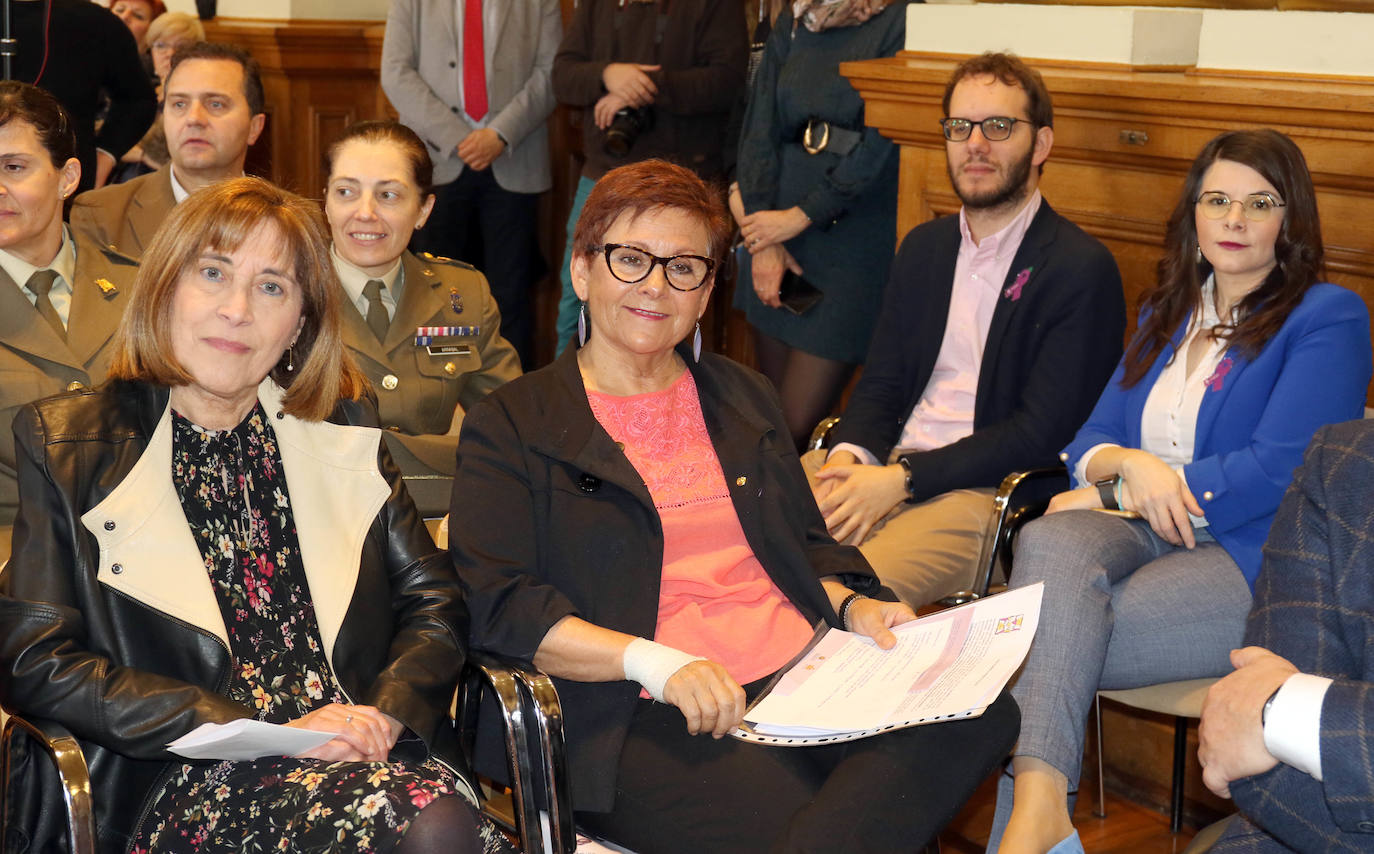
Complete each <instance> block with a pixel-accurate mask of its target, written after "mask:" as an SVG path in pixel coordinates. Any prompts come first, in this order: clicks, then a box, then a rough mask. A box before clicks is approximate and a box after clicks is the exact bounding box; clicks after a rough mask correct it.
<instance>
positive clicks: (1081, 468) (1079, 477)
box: [1073, 442, 1121, 486]
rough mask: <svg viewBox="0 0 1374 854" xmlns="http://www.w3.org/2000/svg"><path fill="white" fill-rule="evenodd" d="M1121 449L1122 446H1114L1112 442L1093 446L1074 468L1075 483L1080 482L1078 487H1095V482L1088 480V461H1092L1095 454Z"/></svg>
mask: <svg viewBox="0 0 1374 854" xmlns="http://www.w3.org/2000/svg"><path fill="white" fill-rule="evenodd" d="M1119 447H1121V446H1120V445H1116V444H1113V443H1111V442H1102V443H1101V444H1098V445H1093V446H1092V447H1091V448H1089V449H1088V450H1087V451H1085V452H1084V453H1083V456H1081V457H1079V458H1078V465H1076V466H1074V467H1073V478H1074V480H1075V481H1077V482H1078V485H1079V486H1092V485H1093V482H1092V481H1090V480H1088V461H1089V460H1091V459H1092V458H1093V454H1095V453H1097V452H1098V451H1100V450H1102V449H1103V448H1119Z"/></svg>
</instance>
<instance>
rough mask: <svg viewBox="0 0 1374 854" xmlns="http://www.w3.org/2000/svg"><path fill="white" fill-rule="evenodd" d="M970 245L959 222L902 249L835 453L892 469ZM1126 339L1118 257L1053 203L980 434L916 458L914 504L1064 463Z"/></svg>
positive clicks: (992, 354) (995, 353)
mask: <svg viewBox="0 0 1374 854" xmlns="http://www.w3.org/2000/svg"><path fill="white" fill-rule="evenodd" d="M960 239H961V238H960V234H959V217H958V216H946V217H941V218H939V219H936V220H932V221H931V222H927V223H924V224H922V225H919V226H917V227H916V228H913V229H912V230H911V232H910V233H908V234H907V236H906V238H905V239H904V240H903V241H902V246H901V248H900V249H899V250H898V251H897V257H896V259H895V260H894V261H893V263H892V273H891V275H890V276H889V278H888V284H887V291H886V293H885V294H884V296H883V310H882V313H881V314H880V315H879V318H878V326H877V329H875V330H874V333H873V344H872V346H871V347H870V348H869V351H868V360H867V362H865V364H864V370H863V375H862V376H861V377H860V379H859V384H858V385H857V386H856V387H855V389H854V393H853V395H852V396H851V397H850V401H849V406H848V407H847V408H846V409H845V412H844V418H843V419H841V421H840V424H839V426H838V427H837V428H836V429H835V433H834V442H835V443H839V442H852V443H853V444H855V445H858V446H860V447H862V448H866V449H867V450H868V451H869V452H871V453H872V454H873V455H874V456H875V457H877V458H878V459H879V460H881V461H886V460H887V457H888V454H889V453H890V452H891V451H892V448H893V446H894V445H895V444H896V442H897V440H898V439H899V438H900V437H901V433H902V426H903V425H904V424H905V423H906V420H907V418H908V417H909V416H910V415H911V410H912V409H914V408H915V406H916V404H917V402H919V401H920V399H921V394H922V393H923V392H924V391H925V388H926V384H927V383H928V382H929V381H930V375H931V373H932V371H934V369H935V359H936V357H937V356H938V355H939V353H940V345H941V343H943V341H944V336H945V323H946V321H947V319H948V315H949V302H950V295H951V293H952V291H953V288H954V267H955V263H956V262H957V261H958V257H959V242H960ZM1023 274H1024V275H1023ZM1017 279H1023V281H1022V282H1021V284H1020V286H1016V280H1017ZM1125 330H1126V304H1125V299H1124V297H1123V296H1122V291H1121V274H1120V273H1119V272H1118V271H1117V268H1116V261H1115V259H1113V258H1112V255H1111V253H1110V252H1108V251H1107V247H1105V246H1103V245H1102V243H1101V242H1100V241H1099V240H1097V239H1096V238H1094V237H1091V236H1089V235H1088V234H1086V233H1084V232H1083V231H1082V230H1081V229H1080V228H1078V227H1077V226H1076V225H1074V224H1073V223H1071V222H1069V221H1068V220H1066V219H1064V218H1063V217H1061V216H1060V215H1059V214H1057V213H1055V212H1054V209H1053V208H1051V207H1050V205H1049V203H1048V202H1042V203H1041V205H1040V210H1039V211H1037V212H1036V214H1035V218H1034V219H1033V220H1031V224H1030V228H1029V229H1027V231H1026V235H1025V237H1024V238H1023V239H1022V240H1021V245H1020V247H1018V248H1017V250H1016V256H1015V257H1014V258H1013V259H1012V264H1011V268H1010V269H1009V270H1008V272H1007V280H1006V282H1005V283H1004V284H1003V288H1002V296H1001V297H1000V298H999V299H998V301H997V307H996V308H995V309H994V310H993V314H992V325H991V326H990V327H989V328H988V338H987V345H986V347H985V348H984V350H983V360H982V363H981V365H980V369H979V373H978V390H977V395H976V399H975V402H974V412H973V434H972V435H971V436H967V437H965V438H963V439H960V440H959V441H957V442H954V443H952V444H949V445H946V446H945V447H943V448H935V449H933V450H929V451H918V452H914V453H910V454H907V455H905V456H906V460H907V463H908V464H909V465H910V467H911V493H912V494H911V500H913V501H924V500H926V499H928V498H931V497H933V496H936V495H939V494H941V493H944V492H949V491H950V490H952V489H965V488H968V487H978V486H996V485H997V484H998V483H999V482H1001V480H1002V478H1003V477H1005V476H1006V475H1007V474H1008V473H1009V472H1012V471H1017V470H1020V469H1027V468H1032V467H1035V466H1045V465H1053V464H1054V463H1055V461H1056V458H1055V455H1056V454H1057V453H1058V451H1059V449H1060V448H1062V447H1063V446H1064V443H1065V442H1067V441H1068V440H1069V438H1070V437H1071V436H1073V431H1074V430H1076V429H1078V425H1080V424H1082V423H1083V419H1084V418H1086V417H1087V415H1088V412H1089V410H1090V409H1091V408H1092V405H1093V401H1095V400H1096V399H1097V395H1098V393H1099V392H1101V391H1102V386H1103V384H1104V383H1106V381H1107V377H1108V376H1110V374H1111V366H1112V365H1113V364H1115V363H1116V361H1117V359H1118V358H1120V356H1121V339H1122V337H1123V336H1124V335H1125Z"/></svg>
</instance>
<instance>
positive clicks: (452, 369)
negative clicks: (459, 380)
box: [444, 362, 458, 377]
mask: <svg viewBox="0 0 1374 854" xmlns="http://www.w3.org/2000/svg"><path fill="white" fill-rule="evenodd" d="M444 373H446V374H448V375H449V376H451V377H452V376H457V374H458V366H457V365H455V364H453V363H452V362H445V363H444Z"/></svg>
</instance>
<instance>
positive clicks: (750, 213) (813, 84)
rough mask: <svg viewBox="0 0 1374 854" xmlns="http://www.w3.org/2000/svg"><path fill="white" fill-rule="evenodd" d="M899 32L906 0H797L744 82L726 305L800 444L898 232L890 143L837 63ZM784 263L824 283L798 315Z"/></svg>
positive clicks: (852, 363)
mask: <svg viewBox="0 0 1374 854" xmlns="http://www.w3.org/2000/svg"><path fill="white" fill-rule="evenodd" d="M884 7H886V8H884ZM905 36H906V2H905V0H902V2H897V3H892V4H891V5H890V6H889V5H888V0H839V2H834V0H803V2H801V3H797V4H795V6H794V7H793V9H791V10H788V11H786V12H784V13H783V14H782V16H781V17H779V18H778V21H777V25H776V26H775V27H774V28H773V33H772V35H771V36H770V37H769V39H768V45H767V47H766V48H765V50H764V55H763V62H762V64H761V65H760V66H759V71H758V75H757V77H756V78H755V81H754V88H753V91H752V92H751V93H750V102H749V109H748V112H747V113H746V114H745V117H744V131H743V134H742V136H741V138H740V148H739V163H738V167H737V168H738V173H737V174H738V176H739V181H738V185H737V190H736V191H732V192H731V194H730V196H731V199H730V207H731V210H732V212H733V213H734V214H735V217H736V219H737V220H738V221H739V223H740V233H741V237H742V238H743V240H744V245H745V246H746V247H747V248H748V251H749V253H750V255H749V256H747V257H748V263H747V264H746V263H744V262H743V261H742V262H741V264H740V282H739V286H738V287H737V288H736V290H735V307H736V308H740V309H743V310H744V311H745V313H746V314H747V315H748V317H749V322H750V324H752V325H753V327H754V330H755V338H754V341H755V352H756V353H757V354H758V362H759V370H760V371H762V372H763V375H764V376H766V377H768V378H769V379H770V380H772V381H773V385H774V386H776V387H777V389H778V393H779V395H780V396H781V397H782V410H783V415H784V417H785V418H786V420H787V429H788V431H789V432H790V433H791V434H792V441H793V442H794V443H795V444H796V445H797V447H798V448H801V446H802V445H803V443H804V442H805V441H806V437H807V436H809V435H810V433H811V429H812V428H813V427H815V426H816V422H817V421H819V420H820V419H821V418H823V417H824V416H826V415H829V414H830V413H831V412H832V411H833V410H834V408H835V405H836V404H837V403H838V402H839V398H840V393H841V392H842V391H843V390H844V386H845V383H847V382H848V381H849V378H850V377H851V376H852V375H853V373H854V368H855V367H856V366H857V365H858V364H859V363H861V362H863V360H864V354H865V353H866V352H867V351H868V342H869V339H870V338H871V337H872V335H873V324H874V321H875V320H876V318H877V314H878V305H879V303H880V302H881V301H882V294H883V283H884V282H885V281H886V275H887V269H888V266H889V265H890V264H891V260H892V252H893V248H894V247H895V245H896V240H897V237H896V229H897V146H896V145H894V144H893V143H892V141H891V140H888V139H885V138H884V137H883V136H881V135H880V134H879V133H878V131H877V130H876V129H874V128H866V127H865V126H864V104H863V100H862V99H861V98H860V97H859V93H858V92H856V91H854V87H853V86H851V85H850V84H849V81H848V80H846V79H845V78H844V77H841V76H840V72H839V64H840V63H841V62H845V61H848V60H855V59H872V58H874V57H880V56H891V55H893V54H895V53H896V52H897V51H898V50H900V49H901V48H902V45H903V43H904V41H905ZM815 223H819V224H820V225H819V227H813V224H815ZM789 272H790V273H792V274H794V275H804V276H805V280H806V281H807V282H809V283H810V284H811V285H813V286H814V287H816V288H818V289H819V290H820V291H821V292H822V293H823V294H824V296H823V297H822V298H821V300H820V302H818V303H816V304H815V305H814V306H813V307H811V308H810V309H807V310H805V311H804V312H803V313H801V314H797V313H795V309H791V310H789V308H788V306H787V304H785V303H784V302H783V301H782V299H781V296H782V294H781V289H782V284H783V277H784V276H785V275H786V274H788V273H789ZM751 283H752V287H750V284H751Z"/></svg>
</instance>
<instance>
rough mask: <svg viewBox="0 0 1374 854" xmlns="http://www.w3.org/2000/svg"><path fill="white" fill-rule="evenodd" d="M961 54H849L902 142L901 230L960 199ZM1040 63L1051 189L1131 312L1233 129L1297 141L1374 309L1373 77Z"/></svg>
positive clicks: (1350, 268)
mask: <svg viewBox="0 0 1374 854" xmlns="http://www.w3.org/2000/svg"><path fill="white" fill-rule="evenodd" d="M957 59H958V58H957V57H949V56H939V55H929V54H918V53H903V54H900V55H898V56H896V57H893V58H890V59H878V60H869V61H866V62H856V63H846V64H845V65H843V66H841V71H842V72H843V73H844V74H846V75H847V76H848V77H849V79H850V81H851V82H852V83H853V84H854V86H855V87H856V88H857V89H858V90H859V91H860V93H861V94H862V95H863V97H864V101H865V107H866V110H867V116H868V121H869V123H870V124H872V125H874V126H876V127H878V128H879V129H880V130H881V131H882V132H883V133H884V134H885V135H887V136H889V137H891V138H892V139H894V140H896V141H897V142H898V143H899V144H901V146H902V168H901V179H900V180H901V189H900V194H899V197H898V211H897V228H898V236H899V237H900V236H901V235H902V234H905V233H906V231H908V230H909V229H911V228H912V227H914V226H916V225H918V224H920V223H921V222H924V221H926V220H928V219H930V218H931V217H932V216H934V215H939V214H943V213H948V212H951V211H953V210H956V209H957V207H958V202H957V200H956V199H955V198H954V195H953V192H952V190H951V188H950V185H949V179H948V177H947V175H946V174H945V159H944V140H943V139H942V138H941V136H940V129H939V124H938V119H939V118H940V116H941V113H942V111H941V109H940V99H941V97H942V95H943V93H944V85H945V81H946V79H947V78H948V76H949V72H950V70H951V69H952V68H953V66H954V63H955V62H956V61H957ZM1036 67H1037V68H1038V69H1039V70H1040V71H1041V73H1042V74H1043V75H1044V77H1045V81H1046V84H1047V85H1048V86H1049V88H1050V91H1051V93H1052V94H1053V96H1054V104H1055V141H1054V150H1053V152H1052V153H1051V155H1050V160H1049V163H1048V164H1047V166H1046V168H1045V173H1044V179H1043V181H1042V183H1041V186H1042V189H1043V191H1044V193H1045V197H1046V199H1048V200H1049V201H1050V203H1051V204H1052V205H1054V207H1055V209H1056V210H1058V211H1059V212H1060V213H1062V214H1064V215H1065V216H1067V217H1068V218H1069V219H1071V220H1073V221H1074V222H1076V223H1077V224H1078V225H1079V226H1081V227H1082V228H1083V229H1084V230H1086V231H1088V232H1089V233H1090V234H1093V235H1095V236H1096V237H1098V238H1099V239H1101V240H1102V241H1103V242H1104V243H1106V244H1107V246H1108V248H1109V249H1111V251H1112V253H1113V254H1114V255H1115V256H1116V259H1117V263H1118V265H1119V266H1120V268H1121V273H1122V279H1123V282H1124V285H1125V289H1126V296H1127V300H1128V304H1129V305H1130V306H1131V307H1132V310H1133V309H1134V305H1135V301H1136V299H1137V298H1138V296H1139V295H1140V293H1141V292H1142V291H1144V290H1145V289H1146V288H1147V287H1149V286H1150V285H1151V284H1153V282H1154V278H1155V265H1156V263H1157V261H1158V258H1159V255H1160V253H1161V251H1162V247H1163V240H1164V224H1165V220H1166V219H1167V217H1168V215H1169V212H1170V210H1171V209H1172V206H1173V204H1174V202H1175V200H1176V199H1177V196H1178V192H1179V188H1180V186H1181V184H1182V181H1183V177H1184V175H1185V174H1186V172H1187V170H1188V166H1189V164H1190V163H1191V162H1192V159H1193V157H1194V156H1195V155H1196V154H1197V152H1198V151H1199V150H1200V149H1201V148H1202V146H1203V145H1204V144H1205V143H1206V142H1207V141H1208V140H1210V139H1211V138H1212V137H1213V136H1215V135H1216V134H1218V133H1220V132H1222V131H1224V130H1231V129H1236V128H1248V127H1273V128H1276V129H1278V130H1281V131H1283V132H1284V133H1287V134H1288V135H1289V136H1291V137H1293V138H1294V140H1296V141H1297V143H1298V145H1299V146H1301V148H1302V149H1303V152H1304V154H1305V155H1306V157H1307V160H1308V164H1309V166H1310V168H1311V170H1312V175H1313V180H1314V182H1315V184H1316V187H1317V195H1318V203H1319V206H1320V211H1321V215H1322V226H1323V227H1322V233H1323V239H1324V241H1325V243H1326V249H1327V259H1328V273H1329V278H1330V279H1331V280H1332V281H1335V282H1337V283H1339V284H1342V285H1345V286H1347V287H1349V288H1351V289H1353V290H1355V291H1356V292H1358V293H1359V294H1360V295H1361V296H1363V297H1364V299H1365V301H1366V303H1368V304H1370V305H1371V308H1372V310H1371V314H1374V230H1371V229H1370V228H1369V227H1368V224H1369V223H1370V222H1374V79H1371V80H1362V79H1351V78H1340V79H1335V78H1312V79H1304V78H1296V77H1281V76H1277V75H1240V74H1233V73H1220V72H1218V73H1208V72H1202V71H1189V72H1143V71H1128V70H1121V69H1117V68H1107V67H1102V66H1092V65H1087V64H1082V63H1048V62H1037V63H1036ZM1132 325H1133V324H1132ZM1370 399H1371V401H1374V393H1372V394H1371V398H1370Z"/></svg>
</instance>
